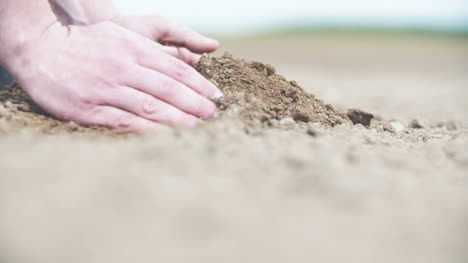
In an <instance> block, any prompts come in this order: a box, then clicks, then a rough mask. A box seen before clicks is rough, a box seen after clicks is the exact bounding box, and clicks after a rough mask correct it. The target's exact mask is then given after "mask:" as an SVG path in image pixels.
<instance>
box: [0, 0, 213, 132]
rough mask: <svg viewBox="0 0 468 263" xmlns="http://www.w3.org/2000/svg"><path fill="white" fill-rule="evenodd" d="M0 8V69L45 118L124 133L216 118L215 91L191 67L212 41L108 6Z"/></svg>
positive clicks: (22, 3)
mask: <svg viewBox="0 0 468 263" xmlns="http://www.w3.org/2000/svg"><path fill="white" fill-rule="evenodd" d="M0 3H1V5H0V46H1V47H2V48H1V49H0V63H1V64H2V65H3V66H4V67H5V68H7V70H8V71H9V72H10V73H11V74H12V75H13V76H14V77H15V79H16V80H17V81H18V82H19V84H20V85H21V86H22V87H23V89H24V90H25V92H26V93H28V94H29V95H30V96H31V98H32V99H33V100H34V101H35V102H36V103H37V104H38V105H40V106H41V107H42V108H43V109H44V110H46V111H47V112H49V113H50V114H52V115H54V116H56V117H58V118H61V119H64V120H71V121H75V122H78V123H81V124H87V125H103V126H109V127H114V128H118V129H122V130H124V131H128V132H144V131H148V130H153V129H158V128H159V127H160V126H161V125H170V126H187V127H193V126H195V125H197V124H199V123H200V122H201V121H203V120H209V119H212V118H215V117H216V116H217V109H216V106H215V105H214V103H212V102H211V99H215V100H216V99H220V98H221V97H222V93H221V91H220V90H219V89H218V88H217V87H216V86H214V85H213V84H212V83H211V82H209V81H208V80H206V79H205V78H203V76H201V75H200V74H199V73H197V72H196V71H195V70H194V69H193V68H192V67H191V66H193V65H195V64H196V63H197V61H198V60H199V58H200V54H201V53H205V52H212V51H214V50H216V49H217V48H218V42H217V41H216V40H212V39H209V38H207V37H204V36H202V35H200V34H197V33H195V32H193V31H192V30H190V29H187V28H185V27H182V26H180V25H177V24H175V23H173V22H172V21H169V20H167V19H165V18H162V17H159V16H156V15H152V16H143V17H127V16H121V15H119V14H117V13H116V12H115V10H114V8H113V6H112V1H110V0H81V1H80V0H53V1H52V0H50V1H47V0H0Z"/></svg>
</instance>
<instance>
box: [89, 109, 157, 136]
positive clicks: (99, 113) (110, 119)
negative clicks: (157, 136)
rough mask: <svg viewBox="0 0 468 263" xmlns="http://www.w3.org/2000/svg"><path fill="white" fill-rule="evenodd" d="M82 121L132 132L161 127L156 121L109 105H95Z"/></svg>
mask: <svg viewBox="0 0 468 263" xmlns="http://www.w3.org/2000/svg"><path fill="white" fill-rule="evenodd" d="M82 123H83V124H88V125H100V126H107V127H112V128H116V129H119V130H122V131H125V132H133V133H143V132H147V131H151V130H158V129H160V128H161V125H160V124H158V123H155V122H152V121H149V120H146V119H144V118H141V117H139V116H136V115H134V114H132V113H129V112H127V111H124V110H121V109H118V108H115V107H110V106H98V107H96V108H95V109H93V110H92V111H91V112H90V113H89V114H88V115H87V119H86V120H85V121H83V122H82Z"/></svg>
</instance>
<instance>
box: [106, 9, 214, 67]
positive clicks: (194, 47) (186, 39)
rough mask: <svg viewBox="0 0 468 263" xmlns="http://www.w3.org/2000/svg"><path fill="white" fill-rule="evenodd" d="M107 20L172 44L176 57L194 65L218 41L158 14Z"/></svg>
mask: <svg viewBox="0 0 468 263" xmlns="http://www.w3.org/2000/svg"><path fill="white" fill-rule="evenodd" d="M109 21H111V22H114V23H116V24H118V25H120V26H122V27H124V28H126V29H128V30H131V31H134V32H136V33H138V34H140V35H142V36H145V37H147V38H149V39H151V40H153V41H155V42H157V43H160V44H166V45H170V46H173V47H174V48H175V52H176V53H177V57H178V58H179V59H181V60H183V61H185V62H186V63H188V64H189V65H192V66H195V64H197V63H198V61H199V60H200V55H199V54H202V53H210V52H213V51H216V49H218V47H219V42H218V41H217V40H215V39H211V38H208V37H205V36H203V35H201V34H199V33H197V32H195V31H193V30H191V29H189V28H187V27H185V26H182V25H179V24H177V23H175V22H173V21H171V20H169V19H167V18H164V17H162V16H159V15H147V16H122V15H118V16H115V17H113V18H111V19H110V20H109Z"/></svg>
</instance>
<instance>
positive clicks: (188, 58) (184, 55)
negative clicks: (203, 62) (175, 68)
mask: <svg viewBox="0 0 468 263" xmlns="http://www.w3.org/2000/svg"><path fill="white" fill-rule="evenodd" d="M161 47H162V49H163V51H164V52H166V53H167V54H169V55H171V56H173V57H176V58H178V59H180V60H182V61H183V62H185V63H187V64H189V65H190V66H192V67H195V65H197V63H198V61H200V58H201V55H199V54H195V53H193V52H192V51H190V50H188V49H187V48H183V47H176V46H172V45H169V46H167V45H162V46H161Z"/></svg>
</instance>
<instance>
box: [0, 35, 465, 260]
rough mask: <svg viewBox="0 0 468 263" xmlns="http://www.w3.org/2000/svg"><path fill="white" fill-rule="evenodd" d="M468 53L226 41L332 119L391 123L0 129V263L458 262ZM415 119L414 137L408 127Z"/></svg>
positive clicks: (329, 41)
mask: <svg viewBox="0 0 468 263" xmlns="http://www.w3.org/2000/svg"><path fill="white" fill-rule="evenodd" d="M467 42H468V41H467V40H459V39H442V38H434V39H433V38H428V37H423V38H404V39H392V38H389V37H385V38H384V37H352V36H346V37H344V36H326V37H322V38H315V37H307V38H300V39H295V38H284V39H269V40H268V39H266V40H265V39H264V40H255V41H243V42H241V41H232V42H227V43H226V44H225V47H224V49H226V50H230V51H231V52H232V53H233V54H234V55H236V56H240V57H247V58H251V59H257V60H261V61H264V62H267V63H269V64H273V65H275V66H277V69H278V72H279V73H280V74H282V75H284V76H286V77H287V78H288V79H295V80H297V81H298V82H299V83H300V84H301V86H303V87H304V88H306V89H307V90H309V91H311V92H313V93H315V94H316V95H317V97H319V98H321V99H323V100H324V101H326V102H328V103H333V104H334V105H336V106H337V107H338V108H343V109H345V108H351V107H358V108H362V109H365V110H367V111H370V112H372V113H374V114H376V115H379V116H381V117H382V118H383V119H385V120H387V121H392V120H394V122H393V124H392V125H393V126H392V127H393V131H385V130H383V129H381V128H379V127H374V128H370V129H367V128H364V127H363V126H360V125H350V124H344V125H338V126H335V127H334V128H327V127H325V126H321V125H310V127H306V128H303V129H302V128H298V127H295V126H294V125H293V126H290V125H289V124H287V123H286V124H285V125H284V126H283V127H281V128H280V129H258V130H255V131H254V132H249V133H246V132H245V129H244V128H243V126H242V124H240V123H236V122H235V121H233V120H230V119H229V118H227V117H221V118H220V120H217V121H215V122H213V123H209V124H207V125H206V126H205V127H201V128H199V129H196V130H180V129H175V130H164V131H161V132H160V133H159V134H151V135H147V136H144V137H134V136H129V137H126V136H117V137H89V136H77V135H70V134H69V132H68V131H66V130H64V131H61V132H58V133H57V134H54V135H42V134H38V133H37V132H35V131H34V129H27V128H25V129H16V128H14V129H13V128H12V127H11V124H10V123H11V121H9V120H7V119H5V118H1V117H0V134H1V135H0V147H1V149H2V156H1V158H0V209H1V210H0V211H2V214H1V217H0V261H1V262H34V263H40V262H48V263H49V262H100V263H101V262H312V261H313V260H317V261H320V262H425V263H427V262H466V261H467V260H468V247H467V242H468V175H467V174H468V173H467V171H468V153H467V151H466V149H468V130H467V127H468V122H467V120H468V118H467V117H468V116H467V114H468V106H467V103H466V99H467V95H468V94H467V93H468V89H467V87H468V75H467V74H466V73H465V71H466V68H467V66H468V48H467V47H468V45H467ZM413 119H417V120H418V122H419V123H421V124H422V125H423V126H424V128H422V129H414V128H410V126H409V124H410V121H411V120H413Z"/></svg>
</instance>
